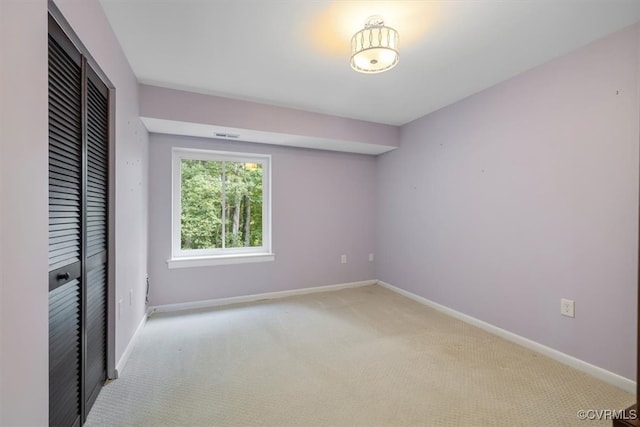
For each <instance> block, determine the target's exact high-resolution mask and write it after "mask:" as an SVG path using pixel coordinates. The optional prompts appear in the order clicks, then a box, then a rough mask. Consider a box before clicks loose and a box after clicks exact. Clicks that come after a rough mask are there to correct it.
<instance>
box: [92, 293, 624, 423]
mask: <svg viewBox="0 0 640 427" xmlns="http://www.w3.org/2000/svg"><path fill="white" fill-rule="evenodd" d="M633 400H634V398H633V395H631V394H629V393H626V392H624V391H622V390H620V389H618V388H616V387H613V386H610V385H608V384H606V383H604V382H602V381H599V380H596V379H594V378H592V377H590V376H588V375H586V374H583V373H581V372H579V371H576V370H573V369H571V368H568V367H567V366H565V365H562V364H560V363H558V362H555V361H553V360H551V359H549V358H547V357H544V356H542V355H539V354H537V353H534V352H532V351H529V350H527V349H524V348H522V347H519V346H517V345H515V344H512V343H510V342H508V341H505V340H503V339H501V338H498V337H496V336H493V335H491V334H489V333H487V332H484V331H482V330H480V329H477V328H475V327H473V326H470V325H468V324H466V323H463V322H461V321H459V320H456V319H453V318H451V317H448V316H446V315H443V314H441V313H439V312H437V311H435V310H432V309H430V308H428V307H425V306H423V305H420V304H418V303H416V302H414V301H412V300H410V299H407V298H405V297H403V296H400V295H398V294H396V293H393V292H391V291H389V290H387V289H384V288H381V287H379V286H377V285H373V286H366V287H361V288H354V289H345V290H340V291H335V292H324V293H317V294H310V295H303V296H297V297H290V298H284V299H280V300H268V301H259V302H255V303H247V304H238V305H233V306H226V307H220V308H216V309H207V310H197V311H196V310H194V311H188V312H182V313H179V314H176V313H172V314H156V315H154V316H152V317H151V318H150V319H149V321H148V323H147V326H146V327H145V329H144V330H143V332H142V334H141V336H140V339H139V341H138V342H137V343H136V346H135V348H134V350H133V352H132V354H131V357H130V359H129V362H128V364H127V366H126V368H125V369H124V372H122V373H121V378H120V379H118V380H116V381H113V382H111V383H110V384H108V385H106V386H105V387H104V389H103V390H102V392H101V394H100V396H99V397H98V400H97V401H96V403H95V406H94V408H93V410H92V412H91V414H90V415H89V419H88V421H87V424H86V425H87V426H97V425H149V426H161V425H166V426H169V425H198V426H258V425H265V426H409V425H412V426H483V427H484V426H536V427H537V426H585V427H586V426H588V427H592V426H598V425H603V426H604V425H611V422H610V421H580V420H579V419H578V418H577V416H576V413H577V411H578V410H580V409H616V410H619V409H622V408H624V407H626V406H628V405H629V404H631V403H632V402H633Z"/></svg>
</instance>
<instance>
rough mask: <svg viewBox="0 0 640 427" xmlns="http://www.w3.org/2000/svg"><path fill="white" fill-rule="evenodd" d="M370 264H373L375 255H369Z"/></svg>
mask: <svg viewBox="0 0 640 427" xmlns="http://www.w3.org/2000/svg"><path fill="white" fill-rule="evenodd" d="M369 262H373V254H369Z"/></svg>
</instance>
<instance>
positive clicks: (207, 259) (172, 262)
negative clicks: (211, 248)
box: [167, 253, 276, 269]
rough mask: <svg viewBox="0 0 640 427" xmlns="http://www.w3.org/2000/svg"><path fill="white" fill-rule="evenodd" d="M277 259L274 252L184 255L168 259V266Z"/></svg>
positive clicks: (199, 265)
mask: <svg viewBox="0 0 640 427" xmlns="http://www.w3.org/2000/svg"><path fill="white" fill-rule="evenodd" d="M275 259H276V256H275V254H272V253H264V254H241V255H240V254H236V255H221V256H203V257H183V258H171V259H168V260H167V266H168V267H169V268H170V269H174V268H189V267H208V266H211V265H225V264H245V263H249V262H271V261H275Z"/></svg>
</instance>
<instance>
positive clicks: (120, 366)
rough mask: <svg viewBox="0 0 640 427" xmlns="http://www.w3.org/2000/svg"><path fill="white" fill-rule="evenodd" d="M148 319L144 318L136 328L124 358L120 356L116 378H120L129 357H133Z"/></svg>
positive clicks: (123, 354) (123, 355) (125, 350)
mask: <svg viewBox="0 0 640 427" xmlns="http://www.w3.org/2000/svg"><path fill="white" fill-rule="evenodd" d="M147 317H148V316H147V315H146V314H145V315H144V316H143V317H142V320H141V321H140V324H139V325H138V327H137V328H136V331H135V332H134V333H133V336H132V337H131V339H130V340H129V344H127V348H125V349H124V352H123V353H122V356H120V360H119V361H118V363H117V364H116V378H118V377H120V373H121V372H122V370H123V369H124V367H125V365H126V364H127V361H128V360H129V356H131V352H132V351H133V346H134V345H135V343H136V341H137V339H138V337H139V336H140V333H141V332H142V329H144V325H146V323H147ZM114 379H115V378H114Z"/></svg>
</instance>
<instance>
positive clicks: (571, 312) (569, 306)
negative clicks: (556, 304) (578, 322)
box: [560, 298, 576, 317]
mask: <svg viewBox="0 0 640 427" xmlns="http://www.w3.org/2000/svg"><path fill="white" fill-rule="evenodd" d="M575 304H576V303H575V302H574V301H573V300H570V299H565V298H560V314H562V315H563V316H567V317H576V316H575Z"/></svg>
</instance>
